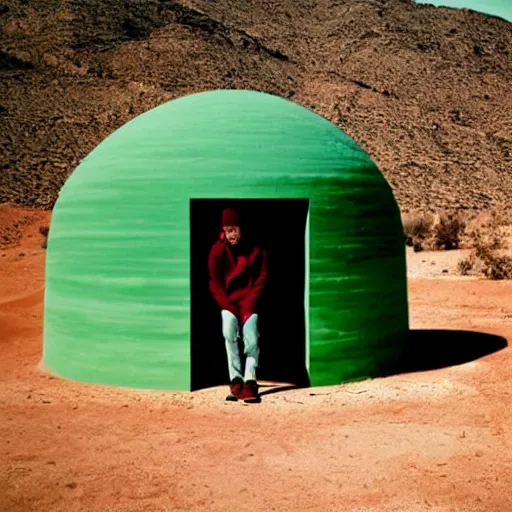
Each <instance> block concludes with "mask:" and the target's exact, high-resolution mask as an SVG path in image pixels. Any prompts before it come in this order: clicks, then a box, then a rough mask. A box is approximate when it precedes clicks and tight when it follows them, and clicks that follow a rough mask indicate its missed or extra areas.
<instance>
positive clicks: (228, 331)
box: [221, 309, 238, 343]
mask: <svg viewBox="0 0 512 512" xmlns="http://www.w3.org/2000/svg"><path fill="white" fill-rule="evenodd" d="M221 314H222V336H223V337H224V339H225V340H226V341H229V342H231V343H234V342H236V340H237V339H238V320H237V318H236V316H235V315H233V313H231V311H227V310H226V309H223V310H222V312H221Z"/></svg>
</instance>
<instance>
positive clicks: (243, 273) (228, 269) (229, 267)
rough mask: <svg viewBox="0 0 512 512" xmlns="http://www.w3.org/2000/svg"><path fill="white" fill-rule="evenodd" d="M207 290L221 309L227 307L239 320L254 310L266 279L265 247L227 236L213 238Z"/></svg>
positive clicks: (256, 310) (255, 311)
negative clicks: (227, 237)
mask: <svg viewBox="0 0 512 512" xmlns="http://www.w3.org/2000/svg"><path fill="white" fill-rule="evenodd" d="M208 270H209V273H210V292H211V294H212V296H213V299H214V300H215V302H216V303H217V305H218V306H219V307H220V308H221V309H227V310H228V311H231V312H232V313H233V314H234V315H235V316H236V317H237V318H238V320H239V321H240V322H244V321H245V320H246V319H247V318H248V317H249V316H250V315H252V314H253V313H257V312H258V305H259V303H260V299H261V297H262V293H263V290H264V288H265V284H266V281H267V275H268V263H267V251H266V250H265V249H263V248H262V247H260V246H259V245H257V244H252V243H250V242H244V241H243V240H241V241H240V245H237V246H232V245H231V244H230V243H229V242H228V241H227V240H225V239H221V240H218V241H217V242H215V243H214V244H213V246H212V248H211V250H210V255H209V258H208Z"/></svg>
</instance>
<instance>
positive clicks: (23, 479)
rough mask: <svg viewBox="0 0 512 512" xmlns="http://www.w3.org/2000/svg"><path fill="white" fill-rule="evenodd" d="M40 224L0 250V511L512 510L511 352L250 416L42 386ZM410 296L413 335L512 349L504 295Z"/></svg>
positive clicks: (434, 288) (509, 291)
mask: <svg viewBox="0 0 512 512" xmlns="http://www.w3.org/2000/svg"><path fill="white" fill-rule="evenodd" d="M45 215H46V214H41V215H40V216H39V217H37V216H36V217H35V219H33V222H32V224H31V225H30V226H28V227H24V228H23V229H24V231H23V235H24V237H23V239H22V241H21V245H20V246H18V247H16V248H8V249H4V250H3V251H2V250H0V511H2V512H3V511H6V512H29V511H55V512H60V511H62V512H75V511H77V512H78V511H84V512H85V511H87V512H91V511H93V512H96V511H97V512H107V511H116V512H121V511H130V512H132V511H133V512H135V511H148V512H149V511H151V512H152V511H155V512H157V511H161V512H164V511H167V512H171V511H172V512H184V511H190V512H192V511H194V512H196V511H197V512H231V511H235V510H236V511H240V512H246V511H247V512H249V511H250V512H256V511H261V512H267V511H277V512H288V511H290V512H291V511H293V512H302V511H311V512H341V511H379V512H390V511H411V512H416V511H417V512H420V511H427V510H428V511H436V512H441V511H442V512H447V511H453V512H463V511H479V512H480V511H482V512H484V511H485V512H494V511H499V512H510V511H511V510H512V495H511V493H510V489H512V407H511V406H510V403H511V400H512V356H511V350H510V348H508V347H507V348H506V349H504V350H501V351H499V352H496V353H494V354H492V355H489V356H487V357H484V358H482V359H478V360H476V361H473V362H469V363H466V364H463V365H460V366H453V367H448V368H444V369H439V370H434V371H430V372H422V373H409V374H403V375H399V376H395V377H390V378H386V379H376V380H373V381H365V382H360V383H357V384H350V385H342V386H333V387H325V388H312V389H307V390H291V391H282V392H276V393H270V394H267V395H265V396H264V397H263V402H262V403H261V404H258V405H251V406H250V405H245V404H232V403H226V402H224V401H223V398H224V394H225V390H224V389H222V388H215V389H209V390H203V391H200V392H197V393H193V394H190V393H173V392H169V393H163V392H145V391H131V390H123V389H114V388H107V387H99V386H89V385H83V384H79V383H73V382H68V381H63V380H60V379H56V378H52V377H51V376H48V375H46V374H44V373H42V372H40V371H39V370H38V369H37V365H38V362H39V360H40V358H41V350H42V346H41V339H42V304H43V286H44V251H43V250H42V249H41V248H40V241H41V239H40V235H39V237H38V235H37V233H38V228H39V224H40V223H44V222H45V221H46V220H47V216H46V217H45ZM29 234H31V235H32V236H31V237H30V238H28V235H29ZM21 252H23V253H24V254H25V255H24V256H19V254H20V253H21ZM2 254H5V256H1V255H2ZM409 293H410V303H411V324H412V327H413V328H423V329H443V328H444V329H446V328H448V329H467V330H476V331H482V332H486V333H490V334H497V335H500V336H503V337H505V338H507V339H508V341H509V343H511V342H512V299H511V297H512V283H511V282H498V283H493V282H487V281H478V280H474V279H450V278H438V279H411V280H410V286H409ZM264 389H268V390H270V389H272V388H264Z"/></svg>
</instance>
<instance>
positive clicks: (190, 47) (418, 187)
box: [0, 0, 512, 211]
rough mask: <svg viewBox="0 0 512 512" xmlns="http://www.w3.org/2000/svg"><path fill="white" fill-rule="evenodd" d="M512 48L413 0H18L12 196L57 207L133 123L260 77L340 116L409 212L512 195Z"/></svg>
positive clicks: (8, 154)
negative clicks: (74, 177) (62, 193)
mask: <svg viewBox="0 0 512 512" xmlns="http://www.w3.org/2000/svg"><path fill="white" fill-rule="evenodd" d="M233 4H236V7H235V6H233ZM511 51H512V24H510V23H507V22H506V21H504V20H501V19H499V18H494V17H490V16H485V15H483V14H478V13H475V12H472V11H467V10H452V9H444V8H435V7H432V6H428V5H416V4H414V3H412V2H410V1H407V0H402V1H401V0H373V1H369V0H345V1H343V0H337V1H336V0H330V1H328V0H317V1H314V0H282V1H277V0H266V1H265V0H244V2H237V3H235V2H230V1H228V0H217V1H216V2H211V1H210V0H179V1H178V0H176V1H172V0H132V1H130V2H128V1H122V0H102V1H101V2H99V1H96V0H37V1H34V2H30V4H29V3H28V2H27V1H26V0H3V1H2V4H1V5H0V166H1V167H0V203H3V202H7V201H12V202H14V203H15V204H20V205H24V206H35V207H37V208H44V209H48V208H51V207H52V206H53V204H54V202H55V200H56V197H57V194H58V190H59V189H60V187H61V186H62V184H63V183H64V181H65V179H66V178H67V177H68V176H69V174H70V173H71V172H72V171H73V169H74V168H75V167H76V165H77V164H78V163H79V161H80V160H81V159H82V158H83V157H84V156H85V155H86V154H87V153H88V152H89V151H90V150H92V149H93V148H94V147H95V146H96V145H97V144H98V143H99V142H100V141H101V140H102V139H104V138H105V137H106V136H108V135H109V134H110V133H112V132H113V131H114V130H115V129H116V128H118V127H120V126H121V125H122V124H124V123H125V122H127V121H128V120H130V119H131V118H133V117H135V116H136V115H138V114H140V113H142V112H144V111H146V110H148V109H150V108H152V107H155V106H157V105H158V104H160V103H162V102H164V101H168V100H171V99H173V98H175V97H178V96H182V95H184V94H189V93H192V92H198V91H203V90H207V89H212V88H250V89H257V90H262V91H266V92H269V93H273V94H279V95H282V96H284V97H286V98H290V99H292V100H293V101H295V102H297V103H299V104H301V105H304V106H306V107H309V108H311V109H312V110H314V111H316V112H318V113H320V114H322V115H324V116H325V117H327V118H328V119H330V120H332V121H334V122H335V123H336V124H338V126H340V128H342V129H343V130H345V131H346V132H347V133H348V134H349V135H351V136H352V137H353V138H354V139H355V140H356V141H357V142H358V143H359V144H361V146H362V147H364V148H365V149H366V150H367V151H368V152H369V153H370V155H371V156H372V157H373V159H374V160H375V162H376V163H377V164H378V165H379V167H380V168H381V169H382V171H383V172H384V174H385V175H386V177H387V178H388V180H389V181H390V183H391V185H392V187H393V189H394V191H395V194H396V196H397V199H398V201H399V203H400V205H401V207H402V209H403V210H404V211H408V210H429V209H430V210H439V209H454V208H456V209H457V208H476V209H483V208H488V207H490V206H492V205H494V204H505V203H507V202H510V200H511V199H512V171H511V169H510V162H511V152H512V109H511V108H510V105H512V92H511V91H512V55H511V53H510V52H511Z"/></svg>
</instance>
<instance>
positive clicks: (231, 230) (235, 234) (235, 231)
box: [224, 226, 242, 245]
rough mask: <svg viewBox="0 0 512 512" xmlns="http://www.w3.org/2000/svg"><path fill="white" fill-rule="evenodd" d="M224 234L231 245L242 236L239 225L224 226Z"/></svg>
mask: <svg viewBox="0 0 512 512" xmlns="http://www.w3.org/2000/svg"><path fill="white" fill-rule="evenodd" d="M224 234H225V235H226V238H227V240H228V242H229V243H230V244H231V245H236V244H238V242H240V238H241V236H242V232H241V230H240V226H224Z"/></svg>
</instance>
